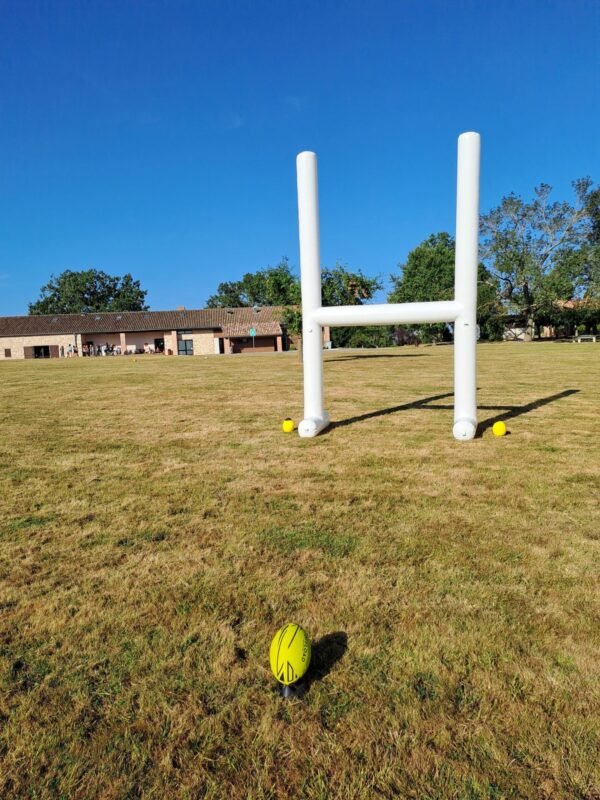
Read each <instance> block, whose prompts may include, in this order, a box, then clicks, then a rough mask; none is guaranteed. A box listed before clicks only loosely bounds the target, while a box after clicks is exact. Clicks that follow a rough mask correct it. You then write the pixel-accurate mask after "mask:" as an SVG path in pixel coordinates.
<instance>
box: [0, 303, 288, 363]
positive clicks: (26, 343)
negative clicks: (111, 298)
mask: <svg viewBox="0 0 600 800" xmlns="http://www.w3.org/2000/svg"><path fill="white" fill-rule="evenodd" d="M283 313H284V309H283V308H277V307H256V308H208V309H201V310H192V309H190V310H188V309H185V308H179V309H177V310H176V311H119V312H90V313H85V314H56V315H52V316H26V317H0V361H1V360H6V359H22V358H66V357H71V356H73V357H74V356H90V355H94V356H96V355H106V354H116V355H124V354H133V353H164V354H166V355H180V356H181V355H186V356H191V355H209V354H213V353H217V354H219V353H222V354H231V353H248V352H281V351H283V350H287V349H288V347H289V341H288V337H287V335H286V333H285V330H284V329H283V328H282V326H281V319H282V317H283Z"/></svg>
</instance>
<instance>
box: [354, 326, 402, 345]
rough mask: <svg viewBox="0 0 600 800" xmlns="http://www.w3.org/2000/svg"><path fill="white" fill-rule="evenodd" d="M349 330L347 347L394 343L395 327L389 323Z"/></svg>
mask: <svg viewBox="0 0 600 800" xmlns="http://www.w3.org/2000/svg"><path fill="white" fill-rule="evenodd" d="M345 330H346V329H345ZM347 330H348V335H347V342H346V345H345V346H346V347H391V346H392V345H393V344H394V339H393V332H394V329H393V328H391V327H390V326H388V325H370V326H368V327H365V328H348V329H347Z"/></svg>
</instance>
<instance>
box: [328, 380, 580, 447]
mask: <svg viewBox="0 0 600 800" xmlns="http://www.w3.org/2000/svg"><path fill="white" fill-rule="evenodd" d="M579 391H580V390H579V389H565V390H564V391H562V392H557V393H556V394H551V395H549V396H548V397H540V398H539V399H538V400H532V402H531V403H526V404H525V405H522V406H487V405H484V406H478V407H477V408H478V410H479V411H502V412H503V413H501V414H497V415H496V416H494V417H490V418H489V419H486V420H484V421H483V422H480V423H479V425H478V426H477V434H476V438H480V437H481V436H483V433H484V431H486V430H488V428H491V427H492V426H493V425H494V423H495V422H506V421H507V420H509V419H514V418H515V417H520V416H522V415H523V414H528V413H529V412H530V411H535V410H536V409H537V408H541V407H542V406H546V405H548V404H549V403H554V402H556V401H557V400H562V399H563V398H565V397H570V396H571V395H572V394H577V393H578V392H579ZM452 396H453V393H452V392H446V394H437V395H432V396H431V397H423V398H422V399H421V400H413V401H412V402H411V403H403V404H402V405H400V406H391V407H390V408H382V409H379V411H370V412H369V413H368V414H360V415H358V416H356V417H349V418H348V419H342V420H339V422H333V423H332V424H331V425H330V426H329V428H327V429H326V430H325V431H323V433H327V431H331V430H333V429H334V428H343V427H345V426H346V425H353V424H354V423H355V422H364V421H365V420H368V419H375V418H376V417H385V416H387V415H388V414H396V413H397V412H398V411H408V410H409V409H412V408H423V409H425V410H427V411H453V410H454V406H453V405H430V403H433V402H434V401H436V400H444V399H445V398H446V397H452Z"/></svg>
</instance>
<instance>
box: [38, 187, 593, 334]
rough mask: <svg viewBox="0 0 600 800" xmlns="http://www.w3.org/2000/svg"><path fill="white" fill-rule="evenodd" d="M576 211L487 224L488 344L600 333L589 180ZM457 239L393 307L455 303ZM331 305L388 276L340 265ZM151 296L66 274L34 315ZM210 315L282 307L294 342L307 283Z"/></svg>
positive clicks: (400, 278)
mask: <svg viewBox="0 0 600 800" xmlns="http://www.w3.org/2000/svg"><path fill="white" fill-rule="evenodd" d="M572 186H573V192H574V201H573V202H572V203H569V202H564V201H562V202H561V201H555V200H552V199H551V192H552V190H551V187H550V186H548V185H547V184H541V185H540V186H538V187H536V188H535V190H534V196H533V198H532V199H531V200H530V201H525V200H523V199H522V198H521V197H520V196H519V195H516V194H510V195H508V196H506V197H503V198H502V200H501V202H500V204H499V205H498V206H497V207H495V208H493V209H491V211H489V212H488V213H486V214H482V215H481V217H480V233H481V237H480V257H481V262H480V264H479V273H478V309H477V317H478V324H479V327H480V331H481V337H482V338H483V339H490V340H491V339H499V338H502V335H503V332H504V330H505V328H506V326H507V324H510V325H512V326H513V327H520V328H521V329H523V330H524V331H525V336H526V338H528V339H532V338H534V337H535V336H537V335H539V333H540V331H541V329H542V327H543V326H553V327H554V328H555V330H557V331H559V332H560V331H562V332H565V333H574V332H575V331H579V332H584V331H585V332H593V331H595V330H596V328H597V326H598V325H600V188H598V187H594V186H593V183H592V181H591V179H590V178H580V179H579V180H576V181H574V182H573V184H572ZM454 249H455V243H454V239H453V237H452V236H451V235H450V234H449V233H446V232H440V233H435V234H432V235H430V236H429V237H428V238H427V239H425V240H424V241H423V242H421V243H420V244H419V245H417V246H416V247H415V248H414V249H413V250H411V252H410V253H409V254H408V257H407V259H406V262H405V263H401V264H398V270H397V272H395V273H394V274H392V275H390V284H391V289H390V290H389V292H388V294H387V300H388V302H391V303H410V302H427V301H434V300H447V299H451V298H453V296H454ZM322 280H323V304H324V305H327V306H332V305H354V304H362V303H365V302H368V301H369V300H371V299H373V297H374V296H375V294H376V293H377V292H380V291H383V289H384V282H383V280H382V279H381V277H369V276H367V275H365V274H364V272H363V271H362V270H361V269H350V268H349V267H348V266H346V265H343V264H339V263H338V264H335V266H333V267H331V268H325V269H323V273H322ZM146 294H147V292H146V291H145V290H143V289H142V288H141V285H140V282H139V281H134V280H133V277H132V276H131V275H130V274H126V275H125V276H123V277H122V278H120V277H111V276H109V275H107V274H106V273H104V272H100V271H97V270H83V271H80V272H75V271H71V270H67V271H66V272H63V273H62V274H61V275H59V276H58V277H57V278H54V277H52V278H51V280H50V282H49V283H48V284H47V285H46V286H44V287H42V290H41V296H40V298H39V299H38V300H37V301H35V302H34V303H31V304H30V305H29V313H30V314H56V313H63V314H66V313H79V312H81V311H84V312H92V311H137V310H145V309H147V306H146V305H145V296H146ZM206 305H207V307H208V308H218V307H241V306H256V305H258V306H262V305H265V306H284V307H286V309H287V310H286V314H285V319H284V322H285V324H286V325H287V327H288V330H289V331H290V332H291V333H296V334H299V333H300V330H301V315H300V310H299V309H300V281H299V277H298V275H297V274H296V273H295V271H294V270H293V269H292V268H291V266H290V264H289V262H288V260H287V259H286V258H283V259H282V260H281V262H280V263H279V264H277V265H276V266H274V267H267V268H265V269H262V270H258V271H257V272H253V273H246V274H245V275H244V276H243V277H242V278H241V279H240V280H238V281H226V282H223V283H220V284H219V285H218V287H217V291H216V293H215V294H213V295H211V296H210V297H209V299H208V301H207V304H206ZM411 333H412V334H414V335H416V336H418V337H419V338H420V339H421V340H442V339H449V338H451V335H452V334H451V330H450V328H449V326H447V325H444V324H438V325H419V326H416V328H414V329H413V330H412V331H411ZM398 335H399V333H398V331H395V330H394V329H393V328H386V327H379V326H374V327H370V328H335V329H333V331H332V340H333V344H334V346H336V347H360V346H383V345H386V344H391V343H392V342H393V341H394V340H395V337H396V340H397V338H398Z"/></svg>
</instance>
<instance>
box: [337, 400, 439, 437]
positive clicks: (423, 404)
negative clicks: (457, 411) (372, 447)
mask: <svg viewBox="0 0 600 800" xmlns="http://www.w3.org/2000/svg"><path fill="white" fill-rule="evenodd" d="M446 397H452V392H446V393H445V394H434V395H432V396H431V397H423V398H422V399H421V400H413V401H412V402H411V403H403V404H402V405H400V406H391V407H390V408H381V409H379V411H369V412H368V413H367V414H359V415H358V416H356V417H348V419H341V420H339V421H338V422H332V423H331V425H330V426H329V427H328V428H326V429H325V430H324V431H323V433H327V432H328V431H332V430H334V429H335V428H345V427H346V425H354V423H355V422H364V421H365V420H367V419H375V418H376V417H386V416H387V415H388V414H396V413H397V412H398V411H408V410H409V409H411V408H428V403H432V402H433V401H434V400H444V399H445V398H446ZM429 407H430V408H442V409H443V408H448V406H429Z"/></svg>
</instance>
